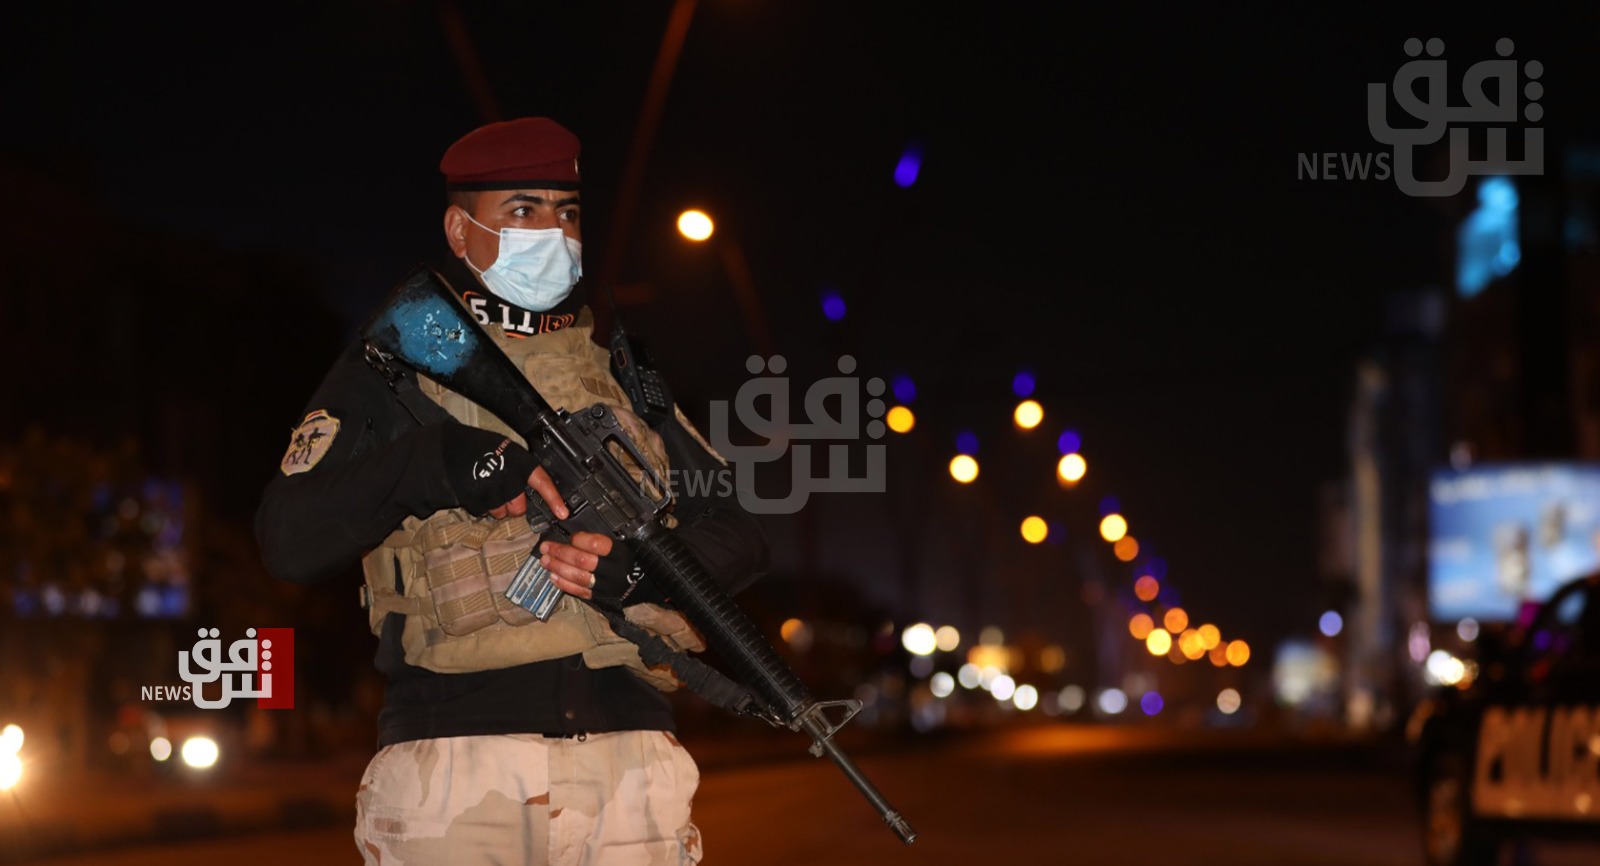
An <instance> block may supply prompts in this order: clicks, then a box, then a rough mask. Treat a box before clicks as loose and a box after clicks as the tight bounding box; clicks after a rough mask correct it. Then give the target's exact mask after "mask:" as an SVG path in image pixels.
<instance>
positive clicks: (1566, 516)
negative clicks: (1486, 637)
mask: <svg viewBox="0 0 1600 866" xmlns="http://www.w3.org/2000/svg"><path fill="white" fill-rule="evenodd" d="M1428 512H1429V518H1430V524H1431V531H1430V536H1431V537H1430V541H1429V545H1428V609H1429V612H1430V615H1431V617H1432V618H1433V619H1434V620H1435V621H1454V620H1459V619H1463V618H1465V617H1472V618H1473V619H1477V620H1479V621H1485V622H1493V621H1511V620H1514V619H1516V616H1517V611H1518V609H1519V607H1520V606H1521V605H1522V603H1523V602H1524V601H1543V600H1544V599H1546V598H1548V597H1549V596H1550V593H1551V592H1553V591H1554V590H1555V588H1556V587H1557V586H1559V585H1561V584H1562V583H1564V582H1566V581H1567V580H1570V579H1571V578H1574V577H1578V576H1579V575H1583V574H1586V573H1588V572H1590V571H1594V570H1596V569H1600V464H1593V463H1513V464H1489V465H1483V466H1474V467H1472V468H1470V469H1463V470H1454V469H1449V470H1440V471H1438V472H1435V473H1434V475H1433V479H1432V481H1431V483H1430V485H1429V490H1428Z"/></svg>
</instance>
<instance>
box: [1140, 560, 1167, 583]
mask: <svg viewBox="0 0 1600 866" xmlns="http://www.w3.org/2000/svg"><path fill="white" fill-rule="evenodd" d="M1144 570H1145V572H1146V573H1148V574H1149V575H1150V576H1151V577H1153V578H1155V579H1156V580H1166V578H1167V561H1166V560H1165V559H1162V558H1161V557H1159V556H1152V557H1150V561H1149V562H1147V563H1145V564H1144Z"/></svg>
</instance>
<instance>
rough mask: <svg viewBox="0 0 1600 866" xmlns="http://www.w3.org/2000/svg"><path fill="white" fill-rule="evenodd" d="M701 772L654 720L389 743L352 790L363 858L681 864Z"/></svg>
mask: <svg viewBox="0 0 1600 866" xmlns="http://www.w3.org/2000/svg"><path fill="white" fill-rule="evenodd" d="M699 784H700V771H699V768H697V767H696V766H695V763H694V760H693V759H692V758H690V757H689V753H688V752H686V751H684V749H683V747H682V746H681V745H679V744H678V741H677V739H676V738H674V737H673V736H672V735H671V734H669V733H666V732H664V731H620V732H616V733H609V734H589V735H588V736H587V737H586V738H584V739H582V740H579V739H575V738H569V739H546V738H545V737H542V736H540V735H538V734H513V735H507V736H490V737H450V738H445V739H436V740H416V741H413V742H407V743H396V744H395V745H392V746H387V747H385V748H383V749H381V750H379V752H378V754H377V755H375V756H373V758H372V761H371V763H369V764H368V765H367V772H366V774H365V775H364V776H363V777H362V779H361V787H360V788H359V789H358V790H357V793H356V828H355V839H356V847H357V848H359V849H360V850H361V856H362V858H363V859H364V860H365V861H366V863H367V864H368V866H378V864H382V866H434V864H461V866H479V864H483V866H488V864H497V866H498V864H507V866H510V864H515V866H524V864H559V866H568V864H573V866H576V864H606V866H611V864H641V866H643V864H650V866H655V864H689V863H699V862H700V857H701V849H700V831H699V830H698V829H697V828H696V827H695V826H694V824H692V823H690V821H689V807H690V801H691V800H692V799H693V798H694V792H695V789H696V788H697V787H698V786H699Z"/></svg>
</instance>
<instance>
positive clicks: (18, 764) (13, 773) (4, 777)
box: [0, 752, 22, 791]
mask: <svg viewBox="0 0 1600 866" xmlns="http://www.w3.org/2000/svg"><path fill="white" fill-rule="evenodd" d="M20 781H22V759H21V758H19V757H17V756H16V755H13V754H11V753H9V752H7V753H0V791H9V790H11V789H12V788H15V787H16V786H17V783H18V782H20Z"/></svg>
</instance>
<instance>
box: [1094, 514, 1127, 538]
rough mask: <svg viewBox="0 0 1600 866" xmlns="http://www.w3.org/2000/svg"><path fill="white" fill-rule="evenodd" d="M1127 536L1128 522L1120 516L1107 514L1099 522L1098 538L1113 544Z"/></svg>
mask: <svg viewBox="0 0 1600 866" xmlns="http://www.w3.org/2000/svg"><path fill="white" fill-rule="evenodd" d="M1127 534H1128V521H1126V520H1124V519H1123V518H1122V515H1120V514H1107V515H1106V516H1105V517H1104V518H1102V519H1101V520H1100V537H1101V538H1104V539H1105V540H1106V541H1109V542H1112V543H1113V544H1114V543H1116V542H1118V541H1121V540H1122V536H1124V535H1127Z"/></svg>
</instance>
